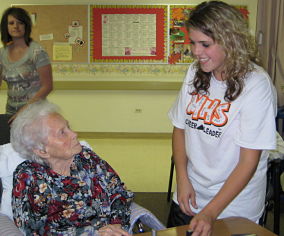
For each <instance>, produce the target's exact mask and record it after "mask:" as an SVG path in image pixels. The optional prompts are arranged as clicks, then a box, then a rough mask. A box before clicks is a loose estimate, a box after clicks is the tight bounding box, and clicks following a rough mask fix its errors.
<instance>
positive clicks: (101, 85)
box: [1, 81, 182, 90]
mask: <svg viewBox="0 0 284 236" xmlns="http://www.w3.org/2000/svg"><path fill="white" fill-rule="evenodd" d="M53 85H54V90H179V89H180V88H181V85H182V82H152V81H150V82H144V81H130V82H129V81H54V82H53ZM1 89H2V90H5V89H6V90H7V85H6V83H2V86H1Z"/></svg>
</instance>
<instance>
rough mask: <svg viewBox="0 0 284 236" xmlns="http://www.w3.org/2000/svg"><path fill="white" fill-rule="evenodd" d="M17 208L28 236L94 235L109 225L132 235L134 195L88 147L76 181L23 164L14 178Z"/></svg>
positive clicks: (74, 168) (74, 170)
mask: <svg viewBox="0 0 284 236" xmlns="http://www.w3.org/2000/svg"><path fill="white" fill-rule="evenodd" d="M13 184H14V189H13V193H12V208H13V215H14V221H15V223H16V225H17V226H18V227H19V228H20V229H21V230H22V231H23V232H24V233H25V234H26V235H57V236H58V235H64V236H65V235H81V234H83V233H84V235H94V232H95V231H96V230H97V229H99V228H101V227H103V226H105V225H107V224H121V225H122V227H123V228H124V229H125V230H127V229H128V227H129V219H130V208H129V207H130V204H131V202H132V200H133V197H134V194H133V193H132V192H130V191H127V190H126V188H125V186H124V184H123V183H122V182H121V180H120V178H119V176H118V175H117V174H116V172H115V171H114V170H113V169H112V168H111V166H110V165H109V164H108V163H107V162H105V161H104V160H102V159H100V158H99V157H98V156H97V155H96V154H95V153H94V152H93V151H92V150H90V149H88V148H86V147H83V149H82V151H81V152H80V153H79V154H77V155H76V156H75V158H74V161H73V164H72V165H71V176H62V175H60V174H58V173H56V172H54V171H53V170H52V169H51V168H50V167H48V166H45V165H41V164H38V163H35V162H32V161H29V160H27V161H24V162H23V163H21V164H20V165H19V166H18V167H17V169H16V170H15V172H14V180H13Z"/></svg>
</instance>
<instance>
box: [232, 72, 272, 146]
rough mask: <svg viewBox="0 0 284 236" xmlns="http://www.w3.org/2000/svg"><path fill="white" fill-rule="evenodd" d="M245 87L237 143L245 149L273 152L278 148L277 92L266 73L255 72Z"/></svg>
mask: <svg viewBox="0 0 284 236" xmlns="http://www.w3.org/2000/svg"><path fill="white" fill-rule="evenodd" d="M252 76H255V77H257V78H254V79H251V80H250V81H248V83H247V84H246V85H245V90H244V101H243V102H242V107H241V109H240V128H239V130H238V134H237V138H236V143H237V144H238V145H240V146H242V147H245V148H252V149H261V150H271V149H275V147H276V127H275V116H276V109H275V107H276V105H275V104H276V92H275V88H274V86H273V85H272V83H271V81H270V78H269V77H268V75H267V74H266V73H265V72H262V73H260V72H255V73H253V75H252Z"/></svg>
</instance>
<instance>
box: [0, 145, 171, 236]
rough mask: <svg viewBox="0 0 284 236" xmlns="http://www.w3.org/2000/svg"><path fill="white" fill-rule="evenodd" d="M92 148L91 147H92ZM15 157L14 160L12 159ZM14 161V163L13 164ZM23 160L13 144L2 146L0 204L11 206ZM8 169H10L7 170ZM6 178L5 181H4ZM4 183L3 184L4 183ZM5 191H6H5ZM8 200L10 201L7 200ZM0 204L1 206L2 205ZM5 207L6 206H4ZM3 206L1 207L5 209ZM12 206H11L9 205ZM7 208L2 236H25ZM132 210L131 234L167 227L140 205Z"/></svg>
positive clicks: (1, 219)
mask: <svg viewBox="0 0 284 236" xmlns="http://www.w3.org/2000/svg"><path fill="white" fill-rule="evenodd" d="M80 143H81V145H84V146H88V147H90V146H89V144H88V143H86V142H84V141H80ZM90 148H91V147H90ZM11 157H13V158H11ZM11 160H13V162H11ZM22 161H23V159H22V158H21V157H20V156H19V154H18V153H17V152H15V151H14V150H13V148H12V145H11V144H5V145H0V167H1V168H2V171H0V174H1V176H2V178H3V179H2V178H0V200H1V201H0V203H1V204H3V202H2V200H3V201H4V199H5V201H4V203H5V206H7V205H6V204H10V202H11V200H9V199H10V198H11V197H10V196H11V195H12V193H11V191H12V174H13V171H14V169H15V168H16V166H17V165H18V164H19V163H21V162H22ZM7 167H8V168H7ZM4 178H5V179H4ZM2 181H3V182H2ZM4 190H5V191H4ZM3 192H4V195H3V196H4V197H3V198H2V193H3ZM7 199H8V200H7ZM1 204H0V205H1ZM3 206H4V205H3ZM3 206H1V207H3ZM9 206H10V205H9ZM9 206H8V207H5V208H7V210H6V209H5V210H4V209H2V208H1V210H3V211H2V212H1V213H0V235H1V236H2V235H9V236H10V235H11V236H12V235H13V236H23V234H22V233H21V231H20V230H19V229H18V228H17V227H16V225H15V224H14V222H13V220H11V219H10V217H12V216H10V217H9V216H8V215H11V211H12V210H11V208H10V209H8V208H9ZM130 209H131V215H130V229H129V232H131V233H132V231H133V229H134V228H135V226H136V225H137V224H138V223H139V226H137V227H138V228H140V229H141V226H142V227H143V226H147V227H148V228H150V229H154V230H162V229H165V228H166V227H165V226H164V225H163V224H162V223H161V222H160V221H159V220H158V219H157V218H156V217H155V215H153V214H152V213H151V212H150V211H148V210H147V209H145V208H143V207H141V206H140V205H138V204H136V203H132V204H131V206H130ZM3 212H7V214H6V213H5V214H3Z"/></svg>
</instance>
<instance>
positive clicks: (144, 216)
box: [129, 202, 166, 233]
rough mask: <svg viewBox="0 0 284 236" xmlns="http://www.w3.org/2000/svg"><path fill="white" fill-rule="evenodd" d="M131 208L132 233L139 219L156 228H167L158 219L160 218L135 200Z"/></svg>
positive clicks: (130, 230) (130, 231)
mask: <svg viewBox="0 0 284 236" xmlns="http://www.w3.org/2000/svg"><path fill="white" fill-rule="evenodd" d="M130 210H131V214H130V228H129V233H132V230H133V227H134V225H135V223H136V222H137V220H139V221H141V222H142V224H144V225H146V226H148V227H149V228H151V229H154V230H163V229H166V227H165V226H164V225H163V224H162V223H161V222H160V220H158V218H157V217H156V216H155V215H154V214H153V213H151V212H150V211H149V210H147V209H145V208H144V207H141V206H140V205H138V204H136V203H135V202H132V203H131V206H130Z"/></svg>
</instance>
